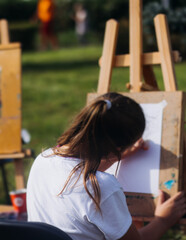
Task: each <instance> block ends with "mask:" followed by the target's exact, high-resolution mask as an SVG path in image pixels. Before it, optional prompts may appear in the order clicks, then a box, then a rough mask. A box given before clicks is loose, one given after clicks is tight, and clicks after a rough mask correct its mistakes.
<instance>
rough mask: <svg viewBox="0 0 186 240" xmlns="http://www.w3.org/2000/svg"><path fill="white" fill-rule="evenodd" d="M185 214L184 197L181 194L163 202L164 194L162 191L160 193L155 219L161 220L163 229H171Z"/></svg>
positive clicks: (185, 198) (185, 204) (185, 199)
mask: <svg viewBox="0 0 186 240" xmlns="http://www.w3.org/2000/svg"><path fill="white" fill-rule="evenodd" d="M185 214H186V197H185V194H184V193H183V192H178V193H176V194H175V195H174V196H173V197H171V198H169V199H168V200H166V201H165V194H164V192H163V191H160V194H159V198H158V202H157V207H156V210H155V217H156V218H157V219H160V220H162V223H164V225H165V227H167V228H169V227H171V226H172V225H174V224H175V223H176V222H177V221H178V220H179V219H180V218H181V217H183V215H185Z"/></svg>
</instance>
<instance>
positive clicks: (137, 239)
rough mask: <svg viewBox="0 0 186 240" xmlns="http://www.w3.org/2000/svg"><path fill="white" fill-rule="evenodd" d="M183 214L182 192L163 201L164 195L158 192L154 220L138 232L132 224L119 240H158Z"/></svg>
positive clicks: (185, 211) (185, 206) (184, 209)
mask: <svg viewBox="0 0 186 240" xmlns="http://www.w3.org/2000/svg"><path fill="white" fill-rule="evenodd" d="M185 214H186V198H185V194H184V193H183V192H178V193H177V194H175V195H174V196H173V197H171V198H169V199H168V200H167V201H165V196H164V193H163V192H162V191H160V195H159V198H158V203H157V207H156V210H155V217H154V220H153V221H152V222H150V223H149V224H148V225H146V226H145V227H143V228H141V229H139V230H137V229H136V227H135V225H134V224H132V225H131V227H130V228H129V230H128V232H127V233H126V234H125V235H124V236H123V237H122V238H120V239H119V240H149V239H150V240H158V239H160V238H161V237H162V236H163V234H164V233H165V232H166V231H167V230H168V229H169V228H170V227H171V226H173V225H174V224H175V223H177V221H178V220H179V219H180V218H181V217H182V216H183V215H185Z"/></svg>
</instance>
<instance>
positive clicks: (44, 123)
mask: <svg viewBox="0 0 186 240" xmlns="http://www.w3.org/2000/svg"><path fill="white" fill-rule="evenodd" d="M101 52H102V47H101V46H86V47H74V48H66V49H65V48H64V49H63V48H62V49H60V50H56V51H46V52H32V53H31V52H30V53H23V54H22V120H23V122H22V125H23V126H22V127H23V128H26V129H27V130H28V131H29V132H30V134H31V142H30V143H29V144H28V145H26V146H24V147H28V148H32V149H33V150H34V151H35V153H36V155H37V154H38V153H40V152H41V151H42V149H43V148H48V147H51V146H54V145H55V144H56V140H57V138H58V137H59V136H60V134H61V133H62V132H63V131H64V130H65V128H66V127H67V126H68V124H69V123H70V122H71V121H72V119H73V117H74V115H75V114H76V113H77V112H78V111H79V110H80V109H81V108H82V107H83V106H84V105H85V103H86V95H87V93H88V92H96V90H97V84H98V77H99V67H98V59H99V57H100V56H101ZM185 68H186V63H179V64H177V65H176V76H177V82H178V88H179V90H183V91H186V84H185V83H186V74H185ZM154 71H155V75H156V77H157V79H158V85H159V86H160V88H161V90H163V89H164V88H163V80H162V74H161V69H160V67H158V66H156V67H154ZM127 82H129V69H128V68H118V69H114V70H113V76H112V83H111V89H110V90H111V91H120V92H122V91H124V92H125V91H127V90H126V87H125V85H126V83H127ZM32 162H33V159H26V160H24V165H25V180H26V181H27V177H28V173H29V170H30V167H31V164H32ZM12 165H13V164H7V166H6V169H7V173H8V180H9V189H10V190H12V189H13V188H14V187H15V185H14V178H13V176H14V170H13V168H12ZM4 201H5V200H4V193H3V189H2V182H1V179H0V202H1V203H2V202H4ZM169 235H170V236H171V237H169V236H168V235H167V236H168V237H167V238H163V239H182V240H184V239H186V238H182V237H179V235H180V232H178V233H176V235H175V237H176V236H177V237H176V238H173V237H172V236H173V234H172V233H171V232H169ZM181 236H182V235H181Z"/></svg>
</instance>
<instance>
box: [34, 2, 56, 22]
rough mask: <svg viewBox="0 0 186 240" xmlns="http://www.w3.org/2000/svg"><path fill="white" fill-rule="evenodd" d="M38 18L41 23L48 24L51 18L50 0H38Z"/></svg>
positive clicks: (51, 7)
mask: <svg viewBox="0 0 186 240" xmlns="http://www.w3.org/2000/svg"><path fill="white" fill-rule="evenodd" d="M37 13H38V18H39V19H40V20H41V21H42V22H50V21H51V19H52V18H53V3H52V1H51V0H40V1H39V3H38V6H37Z"/></svg>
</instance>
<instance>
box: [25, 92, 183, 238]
mask: <svg viewBox="0 0 186 240" xmlns="http://www.w3.org/2000/svg"><path fill="white" fill-rule="evenodd" d="M144 129H145V118H144V114H143V112H142V109H141V107H140V106H139V104H137V103H136V102H135V101H134V100H132V99H130V98H128V97H124V96H122V95H120V94H117V93H107V94H105V95H102V96H101V97H99V98H97V99H96V100H95V101H94V102H93V103H92V104H90V105H89V106H86V107H85V108H84V109H83V110H82V111H81V112H80V113H79V114H78V115H77V117H76V118H75V120H74V122H73V124H72V126H71V127H70V128H69V129H68V130H67V131H66V132H65V133H64V134H63V135H62V136H61V137H60V138H59V140H58V145H57V146H56V147H53V148H51V149H48V150H46V151H45V152H43V153H42V154H40V155H39V156H38V157H37V159H36V160H35V162H34V164H33V166H32V169H31V172H30V175H29V179H28V186H27V209H28V220H29V221H41V222H46V223H49V224H52V225H54V226H57V227H59V228H61V229H62V230H63V231H65V232H66V233H67V234H68V235H70V236H71V238H72V239H74V240H85V239H86V240H87V239H91V240H103V239H109V240H111V239H112V240H114V239H115V240H116V239H121V240H122V239H123V240H128V239H130V240H133V239H135V240H138V239H151V240H155V239H160V237H161V236H162V235H163V234H164V233H165V231H166V230H167V229H168V228H170V227H171V226H172V225H173V224H174V223H176V222H177V221H178V220H179V219H180V218H181V217H182V216H183V215H184V214H185V213H186V204H185V197H184V194H183V193H182V192H179V193H177V194H176V195H175V196H174V197H172V198H170V199H169V200H167V201H164V194H163V192H160V196H159V201H158V205H157V208H156V211H155V218H154V220H153V221H152V222H151V223H150V224H148V225H147V226H145V227H144V228H141V229H140V230H137V229H136V228H135V226H134V224H133V223H132V218H131V215H130V213H129V211H128V207H127V204H126V199H125V195H124V193H123V190H122V189H121V186H120V184H119V183H118V181H117V180H116V178H115V177H114V176H112V175H110V174H108V173H105V172H104V171H105V170H106V169H107V168H109V167H110V166H111V165H112V164H113V163H115V162H116V161H119V160H120V159H123V158H125V157H126V156H127V155H129V154H132V153H133V152H135V151H136V150H138V149H139V148H141V147H142V148H143V147H144V142H143V140H142V139H141V137H142V134H143V131H144Z"/></svg>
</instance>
